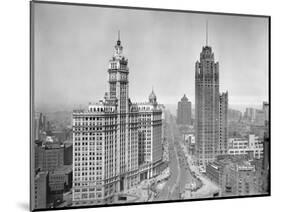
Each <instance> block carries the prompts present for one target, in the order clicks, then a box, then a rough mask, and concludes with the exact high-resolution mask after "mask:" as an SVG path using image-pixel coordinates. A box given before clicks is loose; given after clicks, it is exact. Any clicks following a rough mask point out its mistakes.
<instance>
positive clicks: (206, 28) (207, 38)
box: [206, 20, 208, 46]
mask: <svg viewBox="0 0 281 212" xmlns="http://www.w3.org/2000/svg"><path fill="white" fill-rule="evenodd" d="M206 46H208V20H207V21H206Z"/></svg>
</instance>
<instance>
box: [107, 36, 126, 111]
mask: <svg viewBox="0 0 281 212" xmlns="http://www.w3.org/2000/svg"><path fill="white" fill-rule="evenodd" d="M114 50H115V51H114V54H113V57H112V59H111V60H110V61H109V67H108V73H109V98H110V99H111V100H113V99H115V101H116V102H117V104H118V112H120V113H128V106H129V105H128V98H129V85H128V84H129V82H128V75H129V68H128V66H127V65H128V60H127V59H126V58H125V57H124V55H123V47H122V45H121V41H120V34H119V33H118V40H117V43H116V45H115V47H114Z"/></svg>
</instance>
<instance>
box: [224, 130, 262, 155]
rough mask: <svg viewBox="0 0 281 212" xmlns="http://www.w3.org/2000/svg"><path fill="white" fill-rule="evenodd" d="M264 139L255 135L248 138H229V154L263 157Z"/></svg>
mask: <svg viewBox="0 0 281 212" xmlns="http://www.w3.org/2000/svg"><path fill="white" fill-rule="evenodd" d="M263 152H264V147H263V141H262V140H261V139H259V137H257V136H255V135H249V137H248V138H229V139H228V154H230V155H249V154H250V155H252V157H253V158H255V159H260V158H262V157H263Z"/></svg>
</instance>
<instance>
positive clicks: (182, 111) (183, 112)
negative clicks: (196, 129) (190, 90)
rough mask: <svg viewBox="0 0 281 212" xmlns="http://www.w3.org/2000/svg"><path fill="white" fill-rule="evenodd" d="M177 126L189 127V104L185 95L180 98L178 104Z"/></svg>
mask: <svg viewBox="0 0 281 212" xmlns="http://www.w3.org/2000/svg"><path fill="white" fill-rule="evenodd" d="M177 124H179V125H191V102H190V101H189V100H188V98H187V97H186V95H185V94H184V96H183V97H182V98H181V101H179V102H178V109H177Z"/></svg>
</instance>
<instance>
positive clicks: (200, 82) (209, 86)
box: [195, 25, 228, 167]
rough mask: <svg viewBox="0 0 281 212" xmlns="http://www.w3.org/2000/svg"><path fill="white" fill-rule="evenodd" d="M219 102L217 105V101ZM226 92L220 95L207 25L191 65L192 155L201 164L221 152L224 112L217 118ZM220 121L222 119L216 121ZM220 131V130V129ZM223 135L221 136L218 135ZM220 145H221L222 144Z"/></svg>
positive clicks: (223, 141)
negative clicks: (192, 97) (193, 144)
mask: <svg viewBox="0 0 281 212" xmlns="http://www.w3.org/2000/svg"><path fill="white" fill-rule="evenodd" d="M220 99H221V100H223V101H224V102H223V104H221V100H220ZM227 104H228V100H227V95H224V96H223V97H222V98H221V97H220V92H219V63H218V62H215V57H214V53H213V51H212V47H211V46H209V45H208V25H207V29H206V45H205V46H203V48H202V52H201V53H200V61H197V62H196V64H195V129H196V134H195V136H196V158H197V162H198V164H199V165H203V166H204V167H205V166H206V164H207V163H208V162H211V161H213V160H214V159H215V157H216V156H217V155H218V154H223V153H222V152H225V151H221V150H220V149H221V148H225V145H224V144H226V142H227V138H226V137H227V136H225V135H226V134H227V129H226V126H225V124H226V121H225V120H227V117H226V116H227V113H224V115H223V117H220V111H222V110H221V109H220V105H222V106H223V107H224V108H227ZM220 120H222V121H220ZM221 131H223V132H221ZM222 134H223V135H224V136H223V138H222V137H221V136H220V135H222ZM222 144H223V145H222Z"/></svg>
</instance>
